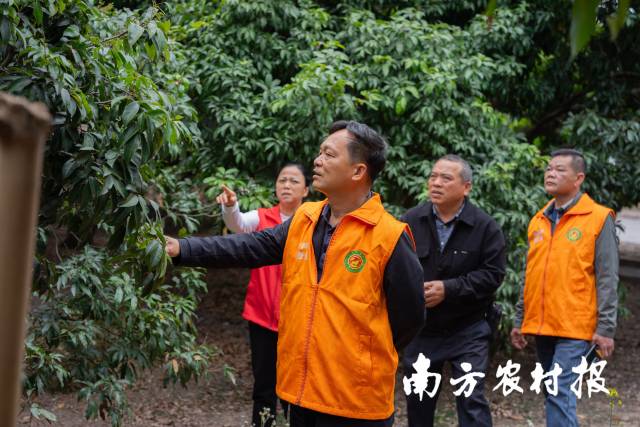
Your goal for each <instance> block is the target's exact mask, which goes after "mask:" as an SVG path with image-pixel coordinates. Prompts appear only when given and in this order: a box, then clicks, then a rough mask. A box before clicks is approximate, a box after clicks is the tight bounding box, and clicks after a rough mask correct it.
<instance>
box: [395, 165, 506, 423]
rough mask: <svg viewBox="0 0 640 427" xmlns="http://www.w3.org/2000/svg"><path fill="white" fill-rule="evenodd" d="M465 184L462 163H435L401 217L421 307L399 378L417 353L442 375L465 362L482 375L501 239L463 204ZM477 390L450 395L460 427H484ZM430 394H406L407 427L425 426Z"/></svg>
mask: <svg viewBox="0 0 640 427" xmlns="http://www.w3.org/2000/svg"><path fill="white" fill-rule="evenodd" d="M471 181H472V172H471V168H470V167H469V164H468V163H467V162H466V161H464V160H463V159H462V158H460V157H459V156H456V155H447V156H444V157H442V158H440V159H439V160H438V161H437V162H436V164H435V165H434V166H433V170H432V172H431V175H430V176H429V181H428V187H429V198H430V201H429V202H426V203H422V204H420V205H418V206H416V207H414V208H412V209H410V210H409V211H408V212H407V213H406V214H405V215H404V217H403V218H402V220H403V221H404V222H406V223H408V224H409V225H410V226H411V230H412V231H413V235H414V237H415V240H416V248H417V250H416V252H417V253H418V257H419V259H420V263H421V264H422V269H423V272H424V296H425V305H426V307H427V310H426V311H427V315H426V322H425V326H424V328H423V329H422V331H421V332H420V334H419V335H418V336H416V338H414V339H413V341H412V342H411V343H410V344H409V345H408V346H407V348H406V349H405V352H404V356H403V366H404V370H405V375H407V376H411V374H412V373H413V372H414V370H413V367H412V364H413V363H415V362H416V360H417V358H418V355H419V354H420V353H422V354H424V356H425V357H426V358H428V359H429V360H430V361H431V366H430V367H429V371H430V372H437V373H442V368H443V365H444V363H445V362H450V363H451V370H452V377H453V378H460V377H462V376H463V375H465V374H468V373H469V371H468V369H467V370H464V369H463V368H462V366H461V364H463V363H465V362H466V363H470V364H471V366H472V368H471V372H473V373H476V372H481V373H484V374H486V370H487V366H488V363H489V343H490V338H491V328H490V326H489V324H488V322H487V320H486V315H487V314H488V313H489V311H490V310H491V307H492V304H493V300H494V296H495V292H496V289H497V288H498V287H499V286H500V283H501V282H502V279H503V278H504V275H505V263H506V261H505V241H504V237H503V235H502V231H501V230H500V227H498V225H497V224H496V222H495V221H494V220H493V219H492V218H491V217H490V216H489V215H487V214H486V213H485V212H483V211H482V210H481V209H479V208H478V207H476V206H474V205H473V204H472V203H471V202H470V201H469V200H468V199H467V196H468V194H469V192H470V191H471ZM476 379H478V378H476ZM458 387H459V386H458ZM427 390H429V391H430V390H431V385H429V386H428V387H427ZM483 390H484V378H480V379H478V383H477V384H476V386H475V388H474V389H473V391H472V393H471V395H470V396H469V397H465V396H464V395H459V396H458V397H457V398H456V408H457V412H458V421H459V424H460V426H463V427H464V426H471V425H473V426H490V425H491V424H492V423H491V412H490V410H489V404H488V402H487V400H486V398H485V397H484V393H483ZM438 394H439V391H438V393H436V394H435V395H434V396H433V398H430V397H429V396H428V395H426V394H424V395H423V396H422V400H420V398H419V397H418V395H416V394H410V395H408V396H407V412H408V417H409V425H410V426H411V427H417V426H432V425H433V419H434V412H435V408H436V401H437V399H438Z"/></svg>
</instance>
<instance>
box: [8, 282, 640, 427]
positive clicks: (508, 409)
mask: <svg viewBox="0 0 640 427" xmlns="http://www.w3.org/2000/svg"><path fill="white" fill-rule="evenodd" d="M208 279H209V283H210V288H209V292H208V294H207V295H206V296H204V298H203V300H202V302H201V304H200V307H199V309H198V316H199V319H198V328H199V330H200V336H201V339H202V340H203V341H204V342H206V343H208V344H210V345H212V346H215V347H217V348H218V349H220V350H221V351H222V355H221V356H220V357H219V358H217V359H216V360H214V361H213V363H212V364H211V367H210V369H209V372H208V374H209V375H208V377H207V378H203V379H201V380H200V381H199V383H191V384H189V386H188V388H186V389H185V388H182V387H181V386H175V387H174V386H169V387H167V388H163V386H162V374H161V372H160V370H156V371H153V372H150V373H149V374H148V375H147V376H146V377H145V378H144V379H142V380H140V381H139V382H138V383H136V384H135V386H134V387H133V388H132V390H131V391H130V392H129V399H130V402H131V408H132V413H131V416H130V417H129V418H128V420H127V422H126V424H125V425H127V426H140V427H148V426H217V427H240V426H248V425H249V423H250V419H251V385H252V377H251V366H250V356H249V338H248V331H247V325H246V322H245V321H244V320H243V319H242V318H241V316H240V313H241V312H242V304H243V298H244V291H245V286H244V285H245V284H246V282H247V280H248V273H247V271H245V270H221V271H217V272H210V273H209V275H208ZM626 286H627V287H628V289H629V291H628V297H627V307H628V308H629V309H630V312H631V315H630V316H629V317H627V318H626V319H622V320H621V322H620V325H619V327H618V333H617V337H616V350H615V354H614V356H613V358H612V359H611V360H610V361H609V364H608V365H607V367H606V368H605V370H604V372H603V377H604V378H605V380H606V386H607V387H613V388H615V389H616V390H617V391H618V393H619V395H620V399H619V400H620V402H621V406H620V405H619V403H620V402H619V401H618V399H616V400H615V401H614V402H613V403H614V404H613V406H611V404H610V402H611V401H610V398H609V396H607V395H605V394H603V393H598V394H595V395H593V396H592V397H591V398H587V397H586V390H583V392H584V393H585V395H583V398H582V399H581V400H580V401H579V404H578V415H579V417H580V423H581V425H582V426H594V427H595V426H598V427H601V426H609V425H612V426H640V396H639V394H640V366H639V364H638V361H639V360H640V281H636V282H634V283H630V282H627V283H626ZM509 359H511V360H512V361H513V362H517V363H520V364H521V365H522V368H521V371H520V376H521V381H520V386H521V387H522V388H523V389H524V393H523V394H519V393H512V394H510V395H509V396H507V397H504V396H503V395H502V392H501V391H499V390H496V391H492V389H493V387H494V386H495V385H496V384H497V382H498V380H497V379H496V378H495V374H496V371H497V367H498V365H499V364H503V365H504V364H505V363H506V361H507V360H509ZM225 366H229V367H231V368H233V370H234V372H235V378H236V385H234V384H232V382H231V381H230V380H229V379H228V377H225V376H224V374H223V370H224V369H225ZM534 366H535V354H534V352H533V348H532V346H531V345H530V346H529V347H528V349H527V350H526V351H524V352H516V353H513V354H508V353H506V352H501V353H497V354H496V355H494V357H493V359H492V366H491V368H490V370H489V372H488V374H487V377H488V385H487V396H488V398H489V400H490V402H491V408H492V415H493V419H494V425H495V426H497V427H500V426H544V410H543V398H542V395H536V394H535V393H534V392H533V391H530V390H529V385H530V384H531V378H530V376H529V373H530V372H531V371H532V370H533V368H534ZM445 375H446V372H445ZM448 378H449V377H448V376H445V378H444V379H443V384H444V388H443V391H442V393H441V397H440V401H439V402H438V411H437V425H439V426H451V425H456V424H457V422H456V415H455V400H454V397H453V394H452V391H453V389H452V387H451V386H450V385H449V383H448ZM398 383H399V384H400V385H401V384H402V375H401V374H400V373H399V374H398ZM38 402H39V403H40V404H41V406H43V407H45V408H50V409H51V410H53V411H54V412H55V413H56V415H57V416H58V425H63V426H70V427H76V426H78V427H79V426H107V425H109V423H107V422H103V421H99V422H96V421H94V422H89V421H87V420H85V419H84V417H83V411H84V406H83V404H82V403H81V402H77V401H76V397H75V396H74V395H71V394H69V395H60V394H58V395H47V396H43V397H41V398H40V399H39V401H38ZM19 424H20V425H33V426H37V425H43V424H42V423H40V422H36V421H34V420H31V419H30V418H29V416H28V414H26V413H24V412H23V413H21V414H20V416H19ZM395 425H398V426H404V425H406V409H405V403H404V395H403V393H402V388H401V386H400V387H396V423H395Z"/></svg>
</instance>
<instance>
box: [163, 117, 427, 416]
mask: <svg viewBox="0 0 640 427" xmlns="http://www.w3.org/2000/svg"><path fill="white" fill-rule="evenodd" d="M386 151H387V144H386V142H385V141H384V139H383V138H382V137H380V135H378V134H377V133H376V132H375V131H374V130H372V129H371V128H369V127H368V126H366V125H364V124H362V123H357V122H353V121H349V122H347V121H339V122H336V123H334V124H333V125H332V127H331V129H330V132H329V136H328V137H327V138H326V139H325V140H324V142H322V144H321V145H320V152H319V154H318V156H317V157H316V159H315V161H314V169H313V173H314V175H313V185H314V187H315V189H317V190H318V191H320V192H322V193H324V194H325V195H326V196H327V198H326V199H325V200H323V201H321V202H311V203H304V204H303V205H302V206H300V208H298V210H297V211H296V213H295V214H294V216H293V217H292V218H291V219H289V220H287V221H285V222H284V223H282V224H280V225H278V226H276V227H274V228H271V229H267V230H263V231H260V232H254V233H250V234H239V235H232V236H225V237H204V238H197V237H192V238H187V239H179V240H176V239H172V238H167V247H166V250H167V253H168V254H169V255H170V256H172V257H174V262H175V263H176V264H180V265H187V266H204V267H234V266H235V267H251V268H255V267H261V266H264V265H271V264H280V263H281V264H282V293H281V302H280V320H279V324H278V330H279V336H278V355H277V384H276V392H277V394H278V396H279V397H280V398H281V399H283V400H285V401H287V402H289V403H290V404H291V407H290V425H291V427H300V426H316V427H320V426H362V427H374V426H375V427H377V426H380V427H382V426H391V425H392V424H393V412H394V405H393V402H394V386H395V375H396V369H397V365H398V351H399V350H400V349H401V348H403V347H404V346H405V345H406V344H407V343H409V341H411V339H412V338H413V337H414V335H415V334H416V333H417V332H418V331H419V330H420V329H421V327H422V325H423V323H424V296H423V290H422V287H423V285H422V268H421V266H420V263H419V261H418V258H417V255H416V253H415V250H414V244H413V238H412V236H411V232H410V230H409V228H408V226H407V225H406V224H404V223H401V222H399V221H397V220H396V219H394V218H393V217H392V216H391V215H390V214H389V213H387V212H386V211H385V209H384V207H383V206H382V203H381V201H380V196H379V195H378V194H375V193H372V192H371V186H372V184H373V182H374V180H375V178H376V176H377V175H378V173H379V172H380V171H381V170H382V169H383V167H384V164H385V161H386Z"/></svg>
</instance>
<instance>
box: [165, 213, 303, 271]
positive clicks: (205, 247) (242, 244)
mask: <svg viewBox="0 0 640 427" xmlns="http://www.w3.org/2000/svg"><path fill="white" fill-rule="evenodd" d="M290 224H291V220H287V221H286V222H284V223H282V224H279V225H277V226H275V227H273V228H269V229H265V230H262V231H256V232H254V233H242V234H231V235H228V236H211V237H188V238H186V239H179V240H178V241H179V242H180V255H179V256H178V257H176V258H174V259H173V263H174V265H180V266H187V267H213V268H216V267H217V268H227V267H246V268H257V267H264V266H265V265H274V264H281V263H282V253H283V252H284V245H285V243H286V241H287V234H288V233H289V225H290Z"/></svg>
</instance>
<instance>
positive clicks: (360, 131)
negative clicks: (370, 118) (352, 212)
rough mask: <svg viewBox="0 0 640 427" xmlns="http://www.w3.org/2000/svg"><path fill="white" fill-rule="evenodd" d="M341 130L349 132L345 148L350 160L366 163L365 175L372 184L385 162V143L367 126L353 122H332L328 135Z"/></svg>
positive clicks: (386, 146) (386, 145)
mask: <svg viewBox="0 0 640 427" xmlns="http://www.w3.org/2000/svg"><path fill="white" fill-rule="evenodd" d="M343 129H346V130H347V131H348V132H349V144H348V145H347V148H348V150H349V156H351V160H352V161H354V162H357V161H361V162H364V163H366V165H367V173H368V175H369V178H370V179H371V183H372V184H373V181H375V179H376V178H377V176H378V174H379V173H380V171H382V169H384V165H385V164H386V162H387V148H388V144H387V141H385V140H384V138H383V137H382V136H380V134H378V132H376V131H375V130H373V129H371V128H370V127H369V126H367V125H365V124H364V123H359V122H356V121H353V120H338V121H336V122H334V123H333V124H332V125H331V127H330V128H329V135H331V134H334V133H336V132H338V131H340V130H343Z"/></svg>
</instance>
